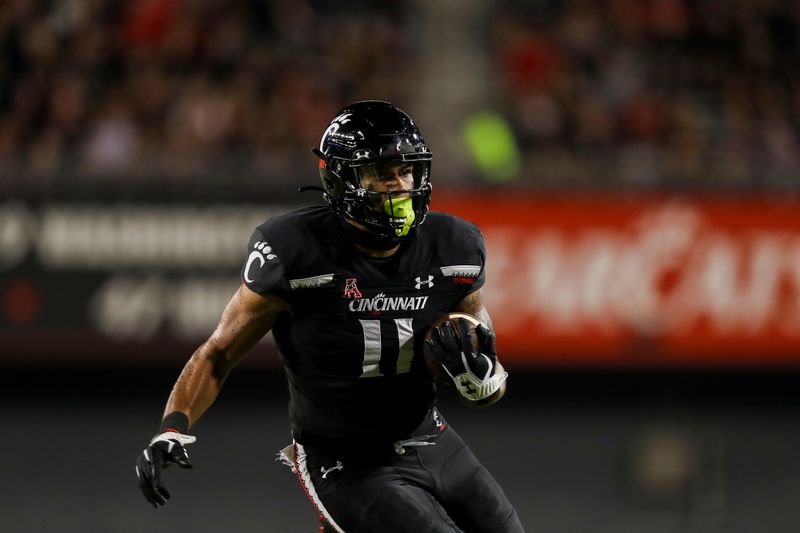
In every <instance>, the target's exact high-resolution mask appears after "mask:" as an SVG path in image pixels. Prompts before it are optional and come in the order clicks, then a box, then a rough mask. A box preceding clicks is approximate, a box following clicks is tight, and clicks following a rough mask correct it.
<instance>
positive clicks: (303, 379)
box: [242, 207, 485, 447]
mask: <svg viewBox="0 0 800 533" xmlns="http://www.w3.org/2000/svg"><path fill="white" fill-rule="evenodd" d="M342 224H343V222H342V221H341V220H339V219H338V218H337V217H336V215H334V214H333V213H332V212H331V211H330V209H329V208H328V207H311V208H304V209H299V210H296V211H292V212H290V213H287V214H284V215H280V216H276V217H274V218H272V219H270V220H268V221H267V222H265V223H264V224H262V225H261V226H259V227H258V228H257V229H256V230H255V232H254V233H253V236H252V237H251V239H250V243H249V249H248V253H249V256H248V258H247V261H246V263H245V265H244V268H243V270H242V279H243V282H244V283H245V284H246V285H247V287H248V288H250V289H251V290H253V291H254V292H257V293H260V294H273V295H276V296H279V297H281V298H283V299H284V300H286V301H287V302H288V303H289V305H290V306H291V309H292V311H291V312H290V313H284V314H282V315H281V316H280V317H279V319H278V320H277V322H276V323H275V326H274V327H273V335H274V338H275V342H276V344H277V347H278V350H279V351H280V353H281V357H282V359H283V362H284V365H285V369H286V374H287V377H288V381H289V393H290V403H289V411H290V416H291V420H292V434H293V436H294V438H295V439H296V440H297V441H298V442H300V443H303V444H305V445H308V446H328V447H330V446H338V445H348V444H349V443H353V442H355V441H359V442H363V441H365V440H366V441H391V440H396V439H398V438H402V437H403V436H405V435H407V434H408V432H410V431H411V430H413V429H414V428H416V427H417V426H418V425H419V424H420V422H421V421H422V419H423V417H424V416H425V413H426V412H427V411H428V409H429V408H430V407H431V406H432V405H433V403H434V397H435V388H434V385H433V381H432V379H431V376H430V374H429V373H428V371H427V369H426V367H425V363H424V360H423V357H422V342H423V340H424V336H425V333H426V332H427V330H428V328H429V327H430V325H431V324H432V323H433V322H434V321H435V320H436V319H437V318H438V317H440V316H441V315H443V314H445V313H447V312H449V311H451V310H452V309H453V308H454V306H455V305H456V304H457V303H458V302H460V301H461V300H462V299H463V298H464V297H465V296H466V295H468V294H469V293H471V292H473V291H475V290H477V289H479V288H480V287H481V286H482V285H483V280H484V268H483V267H484V260H485V249H484V242H483V236H482V235H481V233H480V231H479V230H478V228H477V227H476V226H475V225H473V224H471V223H469V222H466V221H464V220H462V219H459V218H457V217H455V216H452V215H449V214H445V213H435V212H432V213H429V214H428V217H427V218H426V220H425V223H424V224H422V225H420V226H417V227H416V228H415V230H414V231H413V232H412V233H411V234H410V235H409V236H408V237H406V238H405V239H404V240H403V244H402V246H401V249H400V250H399V251H398V252H397V253H398V254H399V256H398V257H397V263H396V267H395V268H393V269H392V270H390V269H387V268H385V265H380V264H377V263H378V262H376V261H374V260H372V259H371V258H369V257H368V256H366V255H364V254H363V253H361V252H359V251H358V250H357V249H356V248H355V246H354V245H353V243H352V241H351V239H350V238H349V237H348V236H347V234H346V233H345V230H344V228H343V227H342V226H341V225H342Z"/></svg>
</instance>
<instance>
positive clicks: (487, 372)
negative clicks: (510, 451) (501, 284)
mask: <svg viewBox="0 0 800 533" xmlns="http://www.w3.org/2000/svg"><path fill="white" fill-rule="evenodd" d="M455 321H456V324H457V328H454V327H453V326H452V324H451V321H450V320H447V321H445V322H443V323H442V324H440V325H439V326H436V327H435V328H434V330H433V333H432V334H431V338H430V339H428V340H426V341H425V355H426V356H427V357H428V358H429V359H431V360H433V361H436V362H437V363H438V364H439V366H440V367H441V368H442V369H444V371H445V372H446V373H447V375H448V376H450V379H451V380H453V384H454V385H455V387H456V390H457V391H458V393H459V394H461V396H462V397H464V398H465V399H467V400H469V401H473V402H476V401H479V400H483V399H485V398H488V397H489V396H491V395H492V394H494V393H495V392H497V390H498V389H499V388H500V386H501V385H502V384H503V382H504V381H505V380H506V378H507V377H508V373H507V372H502V373H500V374H498V373H497V372H495V370H496V368H497V349H496V348H495V336H494V333H492V332H491V331H490V330H489V329H488V328H486V326H484V325H483V324H479V325H478V326H477V327H476V328H475V335H477V338H478V343H477V345H478V348H477V350H476V349H475V347H474V346H473V342H472V330H471V328H470V324H469V322H468V321H467V320H466V319H463V318H457V319H455Z"/></svg>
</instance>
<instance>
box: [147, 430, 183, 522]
mask: <svg viewBox="0 0 800 533" xmlns="http://www.w3.org/2000/svg"><path fill="white" fill-rule="evenodd" d="M196 440H197V438H196V437H193V436H192V435H184V434H183V433H177V432H175V431H165V432H164V433H159V434H158V435H156V436H155V437H153V440H151V441H150V445H149V446H148V447H147V448H145V449H144V450H142V453H140V454H139V457H137V458H136V477H138V478H139V488H140V489H142V494H144V497H145V498H147V501H149V502H150V503H151V504H153V507H155V508H156V509H157V508H158V507H159V506H161V505H164V504H166V503H167V500H168V499H169V497H170V493H169V491H168V490H167V488H166V487H165V486H164V483H163V482H162V480H161V471H162V470H163V469H164V468H166V467H168V466H169V465H171V464H173V463H174V464H176V465H178V466H180V467H181V468H192V462H191V461H190V460H189V454H188V453H186V448H184V446H185V445H187V444H192V443H193V442H195V441H196Z"/></svg>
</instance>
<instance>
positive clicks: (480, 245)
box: [465, 222, 486, 294]
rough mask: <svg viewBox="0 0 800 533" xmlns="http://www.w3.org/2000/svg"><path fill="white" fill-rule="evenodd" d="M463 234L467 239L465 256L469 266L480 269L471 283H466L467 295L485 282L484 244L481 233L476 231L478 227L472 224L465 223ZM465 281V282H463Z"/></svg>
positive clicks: (478, 230)
mask: <svg viewBox="0 0 800 533" xmlns="http://www.w3.org/2000/svg"><path fill="white" fill-rule="evenodd" d="M465 225H466V227H465V233H466V238H467V244H466V249H467V256H468V257H469V259H468V262H469V264H470V265H475V266H478V267H480V268H479V270H478V272H477V276H475V277H474V278H468V279H472V282H471V283H467V285H468V289H467V294H470V293H473V292H475V291H477V290H478V289H480V288H481V287H483V284H484V283H485V282H486V242H485V241H484V239H483V233H481V230H480V229H478V226H476V225H475V224H473V223H472V222H466V224H465ZM465 281H466V280H465Z"/></svg>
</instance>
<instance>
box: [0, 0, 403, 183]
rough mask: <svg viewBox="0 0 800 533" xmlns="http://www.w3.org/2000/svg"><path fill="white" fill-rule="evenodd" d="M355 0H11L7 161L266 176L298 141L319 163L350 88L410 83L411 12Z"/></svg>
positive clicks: (1, 140)
mask: <svg viewBox="0 0 800 533" xmlns="http://www.w3.org/2000/svg"><path fill="white" fill-rule="evenodd" d="M346 4H347V5H346V6H344V8H343V7H342V6H337V4H336V3H334V2H325V1H322V2H320V1H316V2H313V3H312V2H309V1H306V0H274V1H258V0H257V1H249V0H248V1H240V2H239V1H237V2H230V1H225V0H137V1H121V0H58V1H56V0H53V1H41V0H38V1H30V0H5V1H4V2H3V3H2V5H0V49H2V50H3V53H2V56H0V175H3V176H6V177H12V178H13V177H16V178H17V179H19V176H26V177H27V178H26V179H28V178H33V179H37V180H48V179H69V178H76V177H85V176H87V175H88V176H95V177H97V178H103V179H105V178H109V177H110V178H114V179H117V178H120V177H125V178H127V179H133V180H136V179H140V180H146V179H148V178H152V177H153V176H157V177H158V178H159V179H163V178H164V177H167V178H171V179H172V180H181V179H187V178H196V177H198V176H201V177H203V176H206V177H211V179H238V180H247V179H249V177H251V178H253V179H255V178H256V177H257V178H258V179H259V180H260V181H261V183H263V182H264V176H265V175H266V176H268V177H269V176H275V178H274V179H275V180H278V179H280V177H281V176H282V175H285V173H286V172H291V169H292V164H293V162H295V160H296V159H297V158H299V157H302V158H303V159H304V161H306V162H307V163H308V162H310V165H304V166H309V167H310V168H314V167H313V161H312V156H311V152H310V149H311V147H312V146H314V145H316V144H318V142H319V136H320V133H321V130H322V129H323V128H324V125H326V124H327V122H328V121H329V120H330V117H331V116H332V115H333V113H335V111H336V110H337V109H339V107H341V105H340V103H341V102H345V101H349V100H354V99H363V98H366V97H367V96H368V95H371V94H381V95H385V98H387V99H402V98H403V97H404V95H403V93H402V91H404V90H405V89H406V87H404V86H403V85H402V84H398V83H396V81H395V80H396V79H397V78H398V77H401V78H402V77H403V75H402V72H403V69H404V67H405V65H404V58H405V57H407V54H406V53H404V52H405V49H406V48H407V47H408V46H409V37H408V32H405V31H404V29H403V24H404V19H403V16H402V13H401V12H397V10H396V9H394V8H393V7H392V6H390V5H383V4H381V3H373V2H369V1H367V0H363V1H353V2H347V3H346ZM364 43H369V46H364ZM387 58H389V60H388V61H387ZM55 176H57V177H55Z"/></svg>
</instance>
